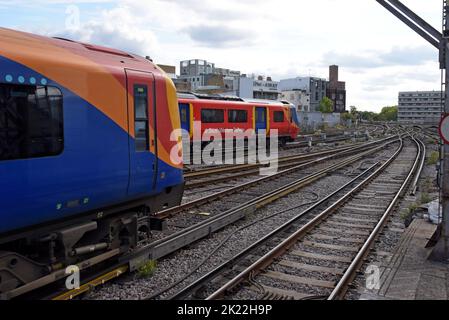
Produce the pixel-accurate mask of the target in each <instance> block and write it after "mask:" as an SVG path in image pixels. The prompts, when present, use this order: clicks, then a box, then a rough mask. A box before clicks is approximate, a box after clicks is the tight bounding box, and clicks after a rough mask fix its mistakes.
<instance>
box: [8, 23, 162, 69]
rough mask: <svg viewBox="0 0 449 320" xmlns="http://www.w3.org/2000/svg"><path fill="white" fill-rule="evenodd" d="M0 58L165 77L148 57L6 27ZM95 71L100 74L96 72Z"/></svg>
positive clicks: (44, 64) (42, 64)
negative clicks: (128, 70)
mask: <svg viewBox="0 0 449 320" xmlns="http://www.w3.org/2000/svg"><path fill="white" fill-rule="evenodd" d="M0 43H1V46H0V56H4V57H6V58H13V60H15V61H19V62H20V61H22V60H23V61H30V60H33V61H35V62H36V63H39V65H41V66H47V67H49V68H51V67H52V66H55V65H64V66H69V65H76V66H77V68H79V69H80V70H84V71H87V72H88V71H89V68H90V69H96V68H95V67H100V68H101V67H103V68H107V69H109V71H110V70H111V69H121V70H123V69H125V68H130V69H137V70H142V71H148V72H152V73H154V74H164V75H165V72H163V71H162V70H161V69H160V68H158V67H157V66H156V64H154V63H153V61H152V60H151V59H149V58H145V57H142V56H139V55H136V54H133V53H128V52H125V51H122V50H118V49H112V48H108V47H104V46H99V45H93V44H89V43H83V42H79V41H74V40H70V39H65V38H59V37H56V38H50V37H45V36H40V35H35V34H30V33H26V32H22V31H16V30H12V29H7V28H0ZM93 72H98V71H97V70H93Z"/></svg>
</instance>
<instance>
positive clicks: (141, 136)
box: [134, 85, 149, 151]
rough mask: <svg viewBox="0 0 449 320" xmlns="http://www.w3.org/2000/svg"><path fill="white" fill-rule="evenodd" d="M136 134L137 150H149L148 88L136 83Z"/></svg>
mask: <svg viewBox="0 0 449 320" xmlns="http://www.w3.org/2000/svg"><path fill="white" fill-rule="evenodd" d="M134 118H135V121H134V136H135V141H136V151H147V150H149V141H148V140H149V138H148V131H149V129H148V88H147V86H145V85H134Z"/></svg>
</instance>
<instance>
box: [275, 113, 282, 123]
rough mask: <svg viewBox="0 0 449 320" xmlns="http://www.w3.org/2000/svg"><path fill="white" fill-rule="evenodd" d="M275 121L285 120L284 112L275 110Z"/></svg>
mask: <svg viewBox="0 0 449 320" xmlns="http://www.w3.org/2000/svg"><path fill="white" fill-rule="evenodd" d="M274 122H284V112H283V111H275V112H274Z"/></svg>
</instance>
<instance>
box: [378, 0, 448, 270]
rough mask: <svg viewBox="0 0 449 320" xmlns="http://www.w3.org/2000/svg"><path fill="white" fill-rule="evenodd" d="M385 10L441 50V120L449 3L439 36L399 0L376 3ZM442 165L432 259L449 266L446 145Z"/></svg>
mask: <svg viewBox="0 0 449 320" xmlns="http://www.w3.org/2000/svg"><path fill="white" fill-rule="evenodd" d="M376 1H377V2H378V3H379V4H380V5H382V6H383V7H384V8H385V9H387V10H388V11H390V12H391V13H392V14H393V15H395V16H396V17H397V18H398V19H399V20H401V21H402V22H403V23H405V24H406V25H407V26H409V27H410V28H411V29H412V30H413V31H415V32H416V33H417V34H419V35H420V36H421V37H423V38H424V39H425V40H426V41H427V42H429V43H430V44H431V45H432V46H434V47H435V48H437V49H438V50H439V53H440V55H439V60H440V69H441V70H443V71H444V73H445V76H444V79H445V80H444V81H443V83H442V87H443V88H444V113H443V114H442V117H443V116H445V115H448V114H449V86H447V84H448V83H449V72H448V70H449V54H448V51H449V47H448V43H449V20H448V12H449V11H448V10H449V8H448V6H447V0H443V32H442V33H440V32H439V31H438V30H436V29H435V28H434V27H432V26H431V25H430V24H429V23H427V22H426V21H425V20H424V19H422V18H421V17H419V16H418V15H417V14H415V13H414V12H413V11H412V10H410V9H409V8H408V7H407V6H405V5H404V4H403V3H401V2H400V1H399V0H376ZM442 148H443V161H442V168H441V170H440V174H441V175H442V179H441V182H442V183H441V188H442V192H441V194H442V196H441V198H442V199H441V204H442V208H443V217H442V223H441V237H440V239H439V241H438V243H437V245H436V246H435V248H434V250H433V252H432V255H431V259H433V260H437V261H443V262H449V145H448V144H444V145H443V147H442Z"/></svg>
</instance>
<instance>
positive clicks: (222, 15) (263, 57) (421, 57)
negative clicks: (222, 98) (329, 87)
mask: <svg viewBox="0 0 449 320" xmlns="http://www.w3.org/2000/svg"><path fill="white" fill-rule="evenodd" d="M403 2H404V3H405V4H406V5H408V6H409V7H410V8H411V9H413V10H414V11H415V12H417V13H418V14H419V15H421V16H422V17H423V18H425V19H426V20H427V21H428V22H430V23H431V24H432V25H434V26H435V27H436V28H437V29H438V30H440V29H441V15H442V1H441V0H403ZM73 5H75V6H76V8H78V9H79V12H80V15H79V22H80V24H77V19H76V11H77V10H75V9H74V7H73ZM74 12H75V15H74V14H73V13H74ZM0 26H2V27H7V28H13V29H19V30H23V31H29V32H33V33H39V34H44V35H51V36H55V35H56V36H64V37H68V38H71V39H73V40H80V41H84V42H90V43H96V44H102V45H106V46H111V47H115V48H119V49H123V50H126V51H130V52H133V53H137V54H140V55H149V56H151V57H152V58H153V59H154V61H155V62H157V63H160V64H172V65H176V67H177V71H178V72H179V61H180V60H187V59H194V58H198V59H205V60H208V61H210V62H214V63H215V64H216V66H218V67H223V68H229V69H234V70H240V71H242V72H243V73H248V74H251V73H255V74H262V75H265V76H272V77H273V78H274V79H275V80H280V79H283V78H288V77H295V76H303V75H313V76H318V77H325V78H327V77H328V65H330V64H338V65H340V78H341V80H344V81H346V87H347V91H348V92H347V95H348V106H349V105H355V106H357V107H358V108H359V109H361V110H370V111H379V110H380V108H381V107H383V106H387V105H394V104H397V96H398V91H401V90H439V89H440V71H439V65H438V52H437V50H436V49H435V48H433V47H432V46H431V45H430V44H428V43H427V42H426V41H425V40H423V39H422V38H420V37H419V36H418V35H416V34H415V33H414V32H413V31H411V30H410V29H408V27H407V26H405V25H404V24H402V23H401V22H400V21H398V20H397V19H396V18H395V17H393V16H392V15H391V14H390V13H389V12H387V11H386V10H385V9H384V8H383V7H381V6H380V5H379V4H378V3H377V2H376V1H375V0H313V1H312V0H291V1H290V0H244V1H243V0H226V1H224V0H223V1H221V0H145V1H137V0H136V1H135V0H120V1H119V0H117V1H108V0H97V1H87V0H78V1H77V0H75V1H69V0H58V1H52V0H33V1H25V0H23V1H21V0H19V1H17V0H16V1H10V0H6V1H5V0H0Z"/></svg>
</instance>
